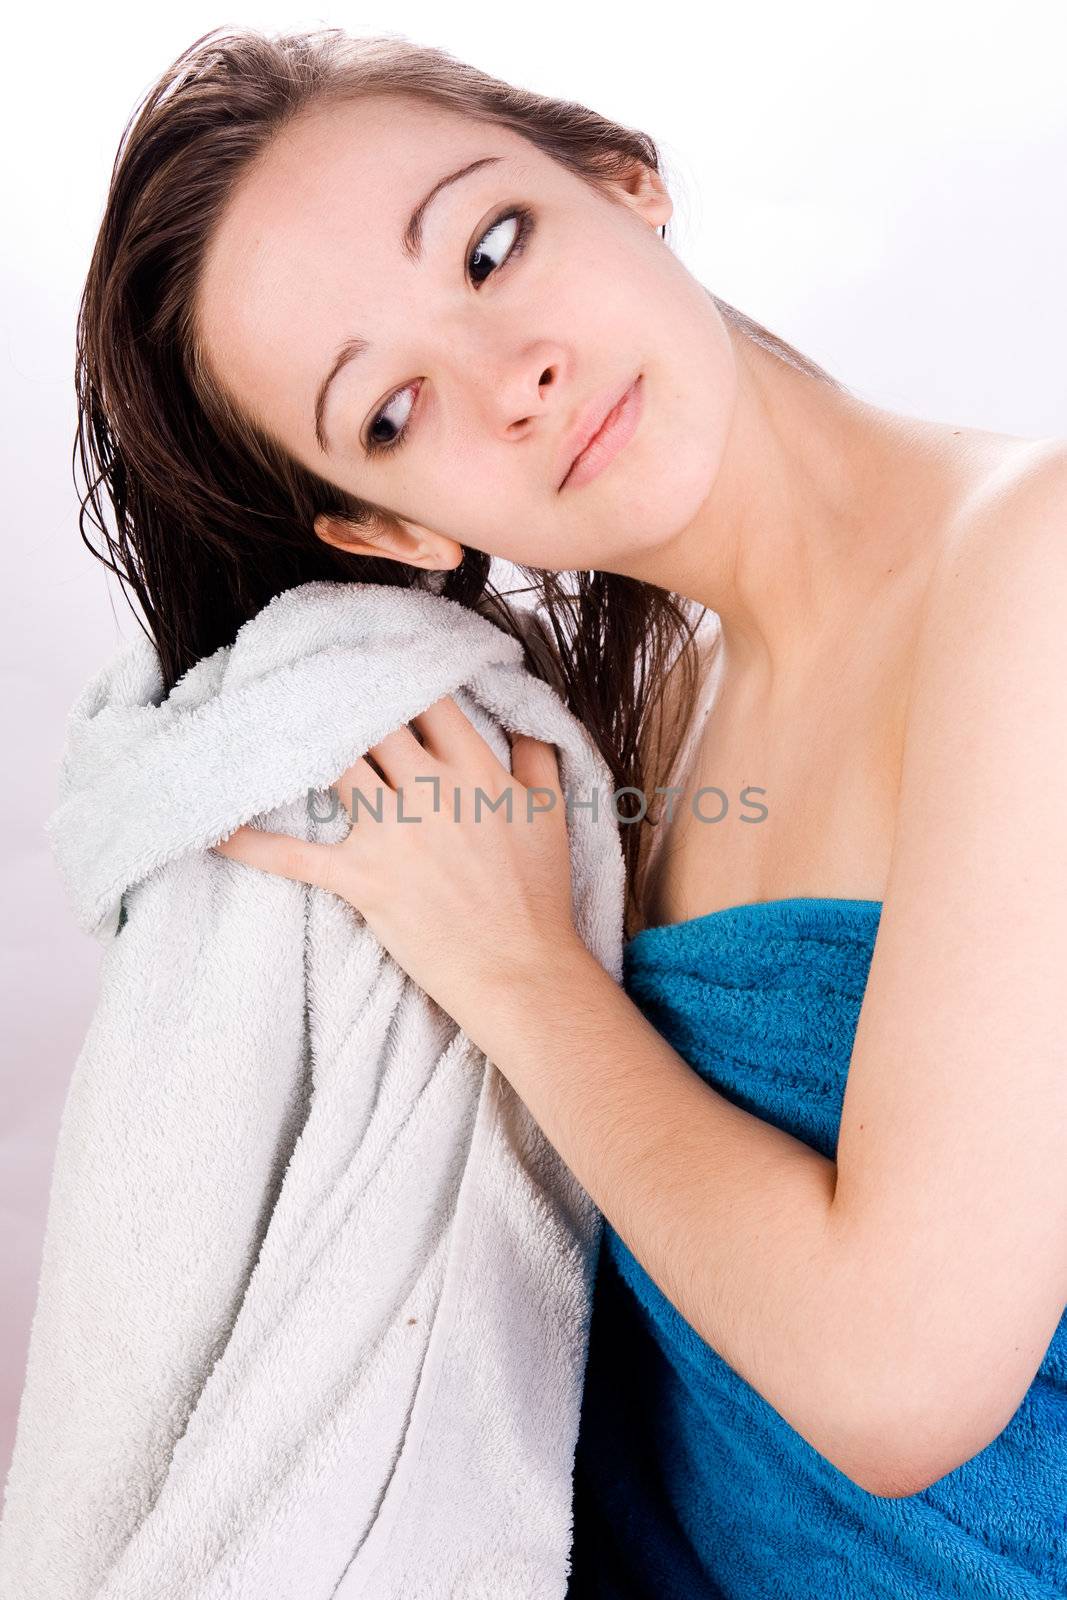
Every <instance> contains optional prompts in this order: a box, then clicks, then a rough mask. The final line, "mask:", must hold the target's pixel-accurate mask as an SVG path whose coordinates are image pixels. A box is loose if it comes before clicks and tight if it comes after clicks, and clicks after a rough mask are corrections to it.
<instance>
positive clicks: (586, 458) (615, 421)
mask: <svg viewBox="0 0 1067 1600" xmlns="http://www.w3.org/2000/svg"><path fill="white" fill-rule="evenodd" d="M643 404H644V384H643V382H642V377H641V374H640V373H638V374H637V377H636V378H635V379H634V381H633V383H632V384H631V385H630V387H629V388H628V389H627V391H626V393H625V394H624V395H623V397H622V399H621V400H619V401H618V402H617V403H616V405H615V406H614V407H613V408H612V410H610V411H609V412H608V414H607V416H606V417H605V418H604V421H603V422H602V423H601V425H600V429H599V431H598V432H597V433H595V434H594V435H593V437H592V438H591V439H590V441H589V443H588V444H587V445H586V447H585V449H584V450H583V451H582V452H581V454H580V455H579V456H576V457H575V459H574V461H573V463H572V464H571V468H570V471H569V472H568V473H567V476H566V477H565V478H564V480H563V482H562V483H561V484H560V489H561V490H562V489H575V488H578V487H579V486H580V485H581V484H583V483H588V482H589V481H590V479H592V478H595V477H597V476H598V474H599V473H601V472H603V470H604V468H605V467H606V466H607V465H608V463H609V462H611V461H614V459H615V457H616V456H617V455H618V454H619V452H620V450H622V449H623V448H624V446H625V445H627V444H629V442H630V440H631V439H632V438H633V436H634V434H635V432H636V431H637V424H638V422H639V421H640V420H641V411H642V408H643Z"/></svg>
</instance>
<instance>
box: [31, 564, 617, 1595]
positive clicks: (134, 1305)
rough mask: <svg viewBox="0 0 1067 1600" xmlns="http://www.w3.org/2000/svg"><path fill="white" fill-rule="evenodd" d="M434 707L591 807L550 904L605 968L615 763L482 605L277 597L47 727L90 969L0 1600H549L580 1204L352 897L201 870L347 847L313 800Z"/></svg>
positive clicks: (60, 840) (376, 592) (509, 1094)
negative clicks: (236, 846) (533, 755)
mask: <svg viewBox="0 0 1067 1600" xmlns="http://www.w3.org/2000/svg"><path fill="white" fill-rule="evenodd" d="M443 695H452V696H453V697H454V698H455V700H456V702H457V704H458V705H459V706H460V707H461V709H462V710H463V711H464V712H465V713H466V715H467V716H468V717H469V718H470V720H471V722H472V723H473V724H474V726H475V727H476V728H477V730H478V731H479V733H480V734H481V735H482V736H483V738H484V739H485V740H486V742H487V743H488V744H489V745H490V747H491V748H492V749H493V751H494V753H495V754H496V755H497V756H498V758H499V759H500V760H501V762H502V764H503V765H504V766H505V767H507V768H509V767H510V753H509V747H508V742H507V738H506V734H505V732H504V730H505V729H506V730H510V731H513V732H521V733H526V734H530V735H533V736H534V737H536V738H539V739H544V740H547V741H550V742H552V743H554V744H555V745H556V746H557V749H558V752H559V759H560V776H561V782H562V787H563V789H564V793H565V794H568V795H570V794H573V795H574V796H575V799H576V802H578V801H581V800H587V799H588V798H589V797H590V796H591V794H592V792H593V791H594V790H596V791H597V792H598V794H599V803H598V807H597V812H596V814H595V815H594V813H593V811H592V809H591V808H590V807H588V806H583V805H581V804H580V803H576V804H575V805H574V806H573V808H572V807H568V819H567V820H568V837H569V842H570V851H571V866H572V886H573V905H574V918H575V925H576V928H577V930H578V933H579V935H580V937H581V938H582V940H583V942H584V943H585V945H586V946H587V947H588V949H589V950H590V952H591V953H592V954H593V955H594V956H595V957H596V958H597V960H598V961H599V962H600V963H601V965H602V966H603V967H604V968H605V970H607V971H609V972H610V973H611V974H612V976H614V977H615V978H616V980H619V979H620V978H621V973H622V940H623V931H622V914H623V889H624V872H623V861H622V851H621V846H620V839H619V824H618V822H617V820H616V817H615V814H614V811H613V808H612V807H611V804H610V795H611V791H612V787H613V785H612V781H611V777H610V774H609V772H608V769H607V767H606V765H605V763H604V761H603V759H602V757H601V756H600V755H599V752H597V750H596V749H595V747H594V746H593V744H592V742H591V740H590V738H589V735H588V734H587V732H586V731H585V729H584V728H583V727H582V726H581V724H580V723H579V722H578V721H577V719H576V718H574V717H573V716H572V714H571V713H570V712H569V711H568V710H567V708H566V707H565V706H564V705H563V703H562V701H561V699H560V698H559V695H558V694H557V693H556V692H555V690H554V689H553V688H551V687H550V686H549V685H548V684H547V683H545V682H542V681H540V680H539V679H538V678H535V677H533V676H532V675H531V674H529V673H528V672H527V671H526V670H525V668H524V666H523V653H522V647H521V645H520V644H519V642H518V640H516V639H514V638H512V637H510V636H509V635H508V634H506V633H505V632H503V631H502V630H501V629H500V628H499V627H497V626H496V625H494V623H493V622H492V621H490V620H488V617H487V616H482V615H477V614H475V613H474V612H472V611H471V610H469V609H468V608H466V607H463V606H460V605H458V604H457V603H456V602H453V601H450V600H446V599H444V598H443V597H441V596H438V595H433V594H428V593H426V592H424V591H418V590H411V589H402V588H396V589H393V588H388V587H385V586H381V585H372V584H348V583H329V582H313V583H308V584H304V585H301V586H300V587H299V588H295V589H292V590H289V591H287V592H286V593H284V594H282V595H279V596H278V597H277V598H276V599H274V600H273V601H272V602H271V603H270V604H269V605H268V606H266V607H265V608H264V609H263V610H262V611H261V612H260V613H259V614H258V615H257V616H255V617H253V618H252V619H251V620H250V621H248V622H246V623H245V624H244V626H243V627H242V628H241V629H240V631H239V632H238V634H237V636H236V639H235V641H234V643H233V644H232V645H230V646H227V647H225V648H223V649H220V650H217V651H216V652H215V653H214V654H212V655H211V656H209V657H207V658H205V659H203V660H201V661H199V662H197V663H196V664H195V665H194V666H193V667H192V668H191V669H190V670H189V671H188V672H187V673H186V674H185V675H184V676H183V677H182V679H181V680H180V681H179V682H178V684H176V685H175V687H174V688H173V689H172V690H171V692H170V694H169V695H166V696H165V697H164V695H163V690H162V680H161V677H160V672H159V663H158V657H157V655H156V652H155V650H154V648H153V647H152V646H151V644H150V643H149V642H148V640H147V639H144V638H142V637H137V638H136V639H135V640H134V641H132V642H131V643H128V644H127V645H125V646H124V647H123V648H122V649H121V650H120V651H119V652H118V653H117V654H116V656H115V657H114V658H113V660H112V661H111V662H109V663H108V665H107V666H106V667H105V668H104V669H103V670H102V671H101V672H99V673H98V674H97V675H96V676H95V677H94V678H93V679H92V680H91V682H90V683H89V684H88V685H87V687H86V688H85V689H84V691H83V692H82V693H81V695H80V696H79V697H78V699H77V700H76V702H75V704H74V706H73V708H72V710H71V713H70V718H69V723H68V731H67V745H66V749H65V751H64V756H63V761H62V765H61V769H60V798H59V804H58V806H57V809H56V810H55V812H54V814H53V815H52V816H51V817H50V818H49V820H48V822H47V824H46V827H47V832H48V837H49V840H50V843H51V847H52V850H53V853H54V856H55V859H56V862H57V865H58V867H59V870H60V872H61V875H62V877H63V880H64V883H65V886H66V889H67V891H68V894H69V896H70V900H71V903H72V906H73V909H74V913H75V916H76V918H77V921H78V923H79V925H80V926H81V927H82V928H83V929H84V930H85V931H86V932H88V933H90V934H92V935H93V936H94V937H96V938H98V939H99V940H100V941H101V942H102V943H103V944H104V945H105V950H104V955H103V961H102V966H101V977H100V989H99V996H98V1000H97V1004H96V1008H95V1011H94V1013H93V1016H92V1018H91V1021H90V1024H89V1028H88V1031H87V1034H86V1037H85V1041H84V1044H83V1047H82V1049H81V1052H80V1054H79V1056H78V1059H77V1062H76V1064H75V1066H74V1070H73V1074H72V1077H71V1081H70V1086H69V1089H68V1092H67V1098H66V1102H65V1105H64V1109H63V1114H62V1119H61V1124H60V1129H59V1137H58V1143H57V1148H56V1155H55V1162H54V1167H53V1173H52V1182H51V1190H50V1195H49V1203H48V1214H47V1224H46V1234H45V1241H44V1251H43V1258H42V1266H41V1274H40V1281H39V1286H38V1293H37V1303H36V1309H35V1313H34V1319H33V1326H32V1332H31V1340H30V1349H29V1360H28V1365H27V1371H26V1379H25V1386H24V1390H23V1394H22V1400H21V1406H20V1411H19V1417H18V1427H17V1434H16V1440H15V1449H14V1456H13V1459H12V1464H11V1468H10V1472H9V1476H8V1481H7V1490H6V1500H5V1506H4V1515H3V1520H2V1523H0V1594H2V1595H3V1596H4V1597H5V1600H87V1597H90V1596H91V1597H93V1600H148V1597H151V1600H169V1597H173V1600H179V1597H180V1600H223V1597H226V1600H328V1597H329V1600H364V1597H365V1600H394V1597H395V1600H401V1597H403V1600H421V1597H426V1600H445V1597H460V1596H461V1597H464V1600H480V1597H483V1596H484V1597H485V1600H502V1597H505V1596H506V1597H507V1600H522V1597H526V1596H529V1597H531V1600H542V1597H544V1600H549V1597H553V1600H562V1596H563V1595H564V1592H565V1589H566V1582H567V1575H568V1572H569V1566H570V1562H569V1552H570V1543H571V1503H572V1502H571V1495H572V1481H571V1473H572V1467H573V1458H574V1446H575V1442H576V1438H577V1432H578V1420H579V1412H580V1406H581V1395H582V1383H583V1374H584V1366H585V1359H586V1354H587V1338H588V1326H589V1308H590V1302H591V1290H592V1275H593V1269H594V1266H595V1260H596V1251H597V1247H598V1244H599V1237H600V1226H601V1222H602V1218H601V1216H600V1213H599V1212H598V1211H597V1209H596V1208H595V1206H594V1205H593V1202H592V1200H591V1199H590V1197H589V1196H588V1195H587V1193H586V1192H585V1190H584V1189H583V1188H582V1187H581V1185H580V1184H579V1183H578V1181H577V1180H576V1179H575V1178H574V1176H573V1174H572V1173H571V1172H570V1171H569V1169H568V1168H567V1167H566V1166H565V1164H564V1163H563V1162H562V1160H561V1159H560V1157H559V1156H558V1154H557V1152H556V1151H555V1150H554V1149H553V1148H552V1146H551V1145H550V1144H549V1143H548V1141H547V1140H546V1139H545V1138H544V1136H543V1134H542V1133H541V1131H540V1129H539V1127H538V1126H537V1124H536V1123H535V1122H534V1120H533V1118H532V1117H531V1116H530V1114H529V1113H528V1111H527V1110H526V1108H525V1106H524V1105H523V1103H522V1102H521V1100H520V1099H519V1098H518V1097H517V1095H515V1093H514V1092H513V1091H512V1089H511V1088H510V1085H509V1084H508V1083H507V1081H506V1079H504V1078H503V1077H502V1075H501V1074H500V1073H499V1072H498V1071H497V1070H496V1068H495V1067H494V1066H493V1065H492V1064H491V1063H490V1062H489V1061H487V1059H486V1057H485V1055H484V1054H483V1053H482V1052H480V1051H479V1050H478V1049H477V1048H476V1047H475V1046H474V1045H473V1043H472V1042H471V1041H470V1040H469V1039H468V1038H467V1036H466V1035H465V1034H464V1033H463V1032H462V1031H461V1030H460V1029H459V1028H458V1027H457V1025H456V1023H455V1022H454V1021H453V1020H452V1019H451V1018H450V1017H449V1016H448V1015H447V1014H446V1013H445V1012H444V1011H443V1010H442V1009H441V1008H440V1007H439V1006H438V1005H437V1004H436V1003H435V1002H434V1001H433V1000H432V999H431V998H430V997H429V996H428V995H427V994H426V993H425V992H424V991H423V990H422V989H420V988H419V987H418V985H417V984H415V983H414V982H413V980H411V979H410V978H409V977H408V976H407V975H406V973H405V972H403V971H402V969H401V968H400V967H399V966H398V965H397V964H396V962H395V961H393V959H392V958H391V957H390V956H389V954H388V952H387V951H386V950H385V949H384V947H383V946H382V945H381V943H380V942H379V940H378V939H377V938H376V937H375V936H374V935H373V933H372V932H371V930H370V929H369V928H368V926H367V925H366V923H365V922H364V920H363V919H362V917H361V916H360V915H359V913H358V912H357V911H355V910H354V909H353V908H352V907H351V906H350V905H348V904H347V902H345V901H343V900H342V899H340V897H338V896H336V895H333V894H330V893H327V892H325V891H323V890H320V889H317V888H314V887H311V886H308V885H305V884H301V883H295V882H292V881H290V880H288V879H285V878H281V877H278V876H275V875H273V874H269V873H265V872H261V871H258V870H256V869H255V868H252V867H249V866H247V865H245V864H243V863H240V862H237V861H233V860H229V859H227V858H224V857H221V856H217V855H214V854H212V853H211V852H210V849H209V847H210V846H211V845H213V844H215V843H218V842H219V841H220V840H221V839H223V838H224V837H226V836H227V835H228V834H229V833H231V832H232V831H233V830H234V829H235V828H236V827H237V826H239V825H240V824H242V823H245V822H249V821H253V820H254V821H255V823H256V824H257V825H259V826H263V827H266V828H269V829H271V830H274V831H278V832H282V833H290V834H293V835H295V836H300V837H304V838H308V839H318V840H321V841H324V842H333V841H336V840H338V839H340V838H343V837H344V834H345V833H346V832H347V828H348V826H349V821H348V816H347V813H346V812H344V811H343V810H340V811H339V814H335V815H333V816H332V818H331V817H330V815H329V813H330V802H331V798H332V797H331V795H330V794H329V792H328V789H329V785H330V784H332V783H334V782H336V780H337V779H338V777H339V776H340V774H341V773H342V771H344V770H345V769H346V768H347V767H348V766H349V765H350V764H351V763H352V762H353V761H354V760H355V759H356V758H357V757H358V756H359V755H361V754H363V753H364V752H365V751H366V750H368V749H369V748H370V747H371V746H373V745H374V744H376V743H377V742H378V741H379V740H381V739H382V738H384V737H385V735H387V734H388V733H390V732H392V731H393V730H395V729H396V728H398V727H400V726H402V725H403V724H404V723H405V722H407V721H408V720H409V719H410V718H412V717H414V716H417V715H418V714H419V713H420V712H421V711H423V710H424V709H425V708H426V707H427V706H429V705H430V704H431V703H432V702H433V701H435V700H437V699H439V698H440V697H441V696H443ZM324 817H326V818H327V820H325V821H324V820H318V819H322V818H324ZM459 933H461V930H457V934H459Z"/></svg>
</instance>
